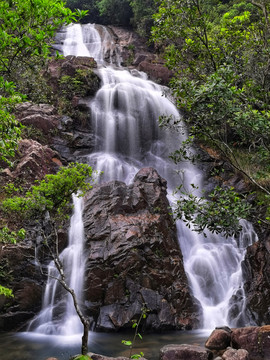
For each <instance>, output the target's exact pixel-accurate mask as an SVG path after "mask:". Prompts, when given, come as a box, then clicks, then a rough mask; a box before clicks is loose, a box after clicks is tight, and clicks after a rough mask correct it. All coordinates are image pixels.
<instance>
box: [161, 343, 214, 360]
mask: <svg viewBox="0 0 270 360" xmlns="http://www.w3.org/2000/svg"><path fill="white" fill-rule="evenodd" d="M160 359H161V360H187V359H188V360H211V359H213V353H212V352H210V351H209V350H206V349H205V348H204V347H202V346H196V345H186V344H183V345H174V344H171V345H165V346H164V347H163V348H161V349H160Z"/></svg>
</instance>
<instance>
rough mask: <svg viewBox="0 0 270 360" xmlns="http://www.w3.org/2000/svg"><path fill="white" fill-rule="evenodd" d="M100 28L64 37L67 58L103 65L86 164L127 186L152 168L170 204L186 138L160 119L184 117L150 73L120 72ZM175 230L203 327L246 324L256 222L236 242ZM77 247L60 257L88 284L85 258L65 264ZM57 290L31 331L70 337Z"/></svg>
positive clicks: (78, 28)
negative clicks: (176, 160)
mask: <svg viewBox="0 0 270 360" xmlns="http://www.w3.org/2000/svg"><path fill="white" fill-rule="evenodd" d="M98 29H99V31H97V28H96V27H95V26H94V25H91V24H88V25H78V24H77V25H70V26H68V27H67V28H66V29H65V32H64V34H63V36H64V38H63V39H64V41H63V46H62V52H63V54H64V55H65V56H67V55H75V56H78V55H80V56H91V57H94V58H95V59H96V61H97V62H98V64H100V65H101V66H100V67H99V69H98V75H99V76H100V78H101V80H102V84H101V88H100V90H99V91H98V92H97V94H96V96H95V97H94V98H93V99H91V100H89V103H88V105H89V109H90V111H91V121H92V124H91V125H92V129H93V132H94V134H95V139H96V140H95V151H94V152H93V153H91V154H89V155H88V156H87V161H88V162H89V164H90V165H92V166H93V168H94V169H97V170H100V171H103V172H104V175H103V176H102V179H101V181H105V180H113V179H117V180H122V181H125V182H127V183H129V182H130V181H132V179H133V177H134V175H135V173H136V172H137V171H138V170H139V169H140V168H141V167H144V166H152V167H154V168H156V169H157V171H158V172H159V173H160V175H161V176H163V177H164V178H165V179H166V180H167V181H168V190H169V194H170V195H169V197H170V199H171V200H172V198H173V196H172V191H173V189H174V188H175V187H176V186H177V185H179V182H180V177H179V175H177V173H176V171H175V165H174V164H173V163H172V162H170V160H168V155H169V153H170V151H173V150H175V149H176V148H177V146H178V145H179V142H181V141H182V140H183V139H184V138H185V135H181V136H180V132H179V133H172V132H169V131H167V130H162V129H160V128H159V126H158V118H159V117H160V116H161V115H172V116H173V117H177V118H179V114H178V112H177V110H176V108H175V107H174V105H173V104H172V103H171V102H170V101H169V100H168V98H166V97H165V96H163V92H164V89H163V88H162V87H161V86H159V85H157V84H155V83H153V82H152V81H148V80H147V78H146V75H145V74H144V73H141V72H138V71H136V70H131V71H128V70H125V69H122V68H120V66H119V63H120V57H119V55H118V54H117V51H116V45H115V44H114V42H113V40H112V37H110V34H109V32H108V31H107V30H106V28H105V27H101V26H99V27H98ZM100 34H101V35H102V37H103V41H101V36H100ZM105 57H106V60H107V63H106V62H105V60H104V58H105ZM106 64H107V65H106ZM177 170H181V173H182V174H183V176H182V182H183V184H184V186H185V188H188V187H189V186H190V184H192V183H193V184H196V185H201V181H202V176H201V174H200V172H199V171H198V169H196V168H195V167H194V166H191V165H187V164H185V163H183V164H179V166H178V168H177ZM76 201H78V199H77V200H76ZM80 207H81V204H80V205H78V206H77V205H76V202H75V213H74V216H75V214H76V212H77V211H78V208H80ZM80 211H81V210H80ZM177 226H178V235H179V243H180V247H181V250H182V252H183V257H184V263H185V269H186V272H187V274H188V277H189V281H190V285H191V289H192V291H193V294H194V296H195V297H196V298H197V299H198V300H199V301H200V303H201V305H202V308H203V317H204V319H203V321H204V324H203V326H204V328H210V329H213V328H214V327H215V326H217V325H234V326H239V325H244V324H245V322H246V319H245V312H244V306H245V297H244V291H243V288H242V272H241V261H242V259H243V256H244V253H245V248H246V246H247V245H249V244H251V243H252V242H253V241H255V240H256V234H255V233H254V231H253V229H252V228H251V227H250V224H248V223H246V222H243V232H242V234H241V236H240V239H239V240H238V241H237V240H236V239H224V238H222V237H220V236H219V237H218V236H214V235H213V234H208V236H207V238H205V237H203V236H200V235H198V234H196V233H195V232H192V231H190V230H189V229H188V228H187V227H186V226H185V225H184V224H183V223H182V222H179V223H178V225H177ZM77 227H80V229H81V230H80V231H79V232H80V234H81V235H80V236H79V237H78V238H79V239H78V241H81V243H82V242H83V230H82V228H83V225H82V220H81V213H80V214H79V215H78V219H77V220H74V218H72V221H71V232H72V233H75V234H78V228H77ZM76 236H77V235H76ZM76 236H75V237H76ZM71 237H72V236H71ZM71 247H72V248H71ZM75 247H78V248H79V250H78V253H80V254H81V251H82V245H81V244H76V245H74V244H73V243H72V242H71V243H70V245H69V247H68V248H67V249H66V250H65V251H64V252H63V254H61V256H62V257H63V261H64V262H67V263H68V268H69V269H70V270H71V272H72V274H73V272H74V273H75V274H76V279H79V278H81V279H82V278H83V263H84V261H83V260H82V259H81V260H75V262H76V264H74V265H72V262H71V259H70V260H65V259H66V253H71V254H73V253H74V254H75ZM76 253H77V250H76ZM78 256H81V255H78ZM80 264H81V265H82V266H80ZM51 266H52V265H51ZM52 271H54V270H52ZM72 274H71V278H72V276H73V275H72ZM78 274H80V275H78ZM77 285H78V284H77ZM56 286H57V285H56V284H55V283H53V280H50V278H49V279H48V284H47V288H46V292H45V297H44V303H43V310H42V312H41V314H40V315H39V316H38V318H37V319H35V320H34V322H33V323H32V328H33V327H36V331H38V332H43V333H48V332H59V326H60V324H61V325H62V324H63V325H62V326H61V328H60V332H62V333H64V331H63V329H68V331H69V332H74V326H73V320H72V327H71V326H67V325H65V324H67V323H66V321H68V319H70V317H71V316H73V315H74V313H72V311H73V309H72V306H71V308H70V307H69V305H68V306H67V307H66V311H64V315H62V317H61V320H59V323H58V321H56V320H55V319H54V317H53V315H54V313H57V314H58V313H60V309H59V306H56V300H57V296H56V295H57V290H56ZM72 286H73V285H72ZM74 286H75V284H74ZM82 286H83V284H80V288H77V289H76V291H77V292H78V293H79V294H80V292H81V288H82ZM60 305H61V304H60ZM60 307H61V306H60ZM55 309H56V310H55ZM70 323H71V322H70ZM55 324H56V325H55ZM61 329H62V330H61ZM76 330H77V329H76Z"/></svg>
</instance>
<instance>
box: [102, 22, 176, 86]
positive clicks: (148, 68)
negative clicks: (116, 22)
mask: <svg viewBox="0 0 270 360" xmlns="http://www.w3.org/2000/svg"><path fill="white" fill-rule="evenodd" d="M109 28H110V29H111V31H112V33H113V34H114V36H115V37H116V42H117V44H118V45H119V48H120V54H121V58H122V60H123V61H122V65H123V66H128V67H130V68H136V69H138V70H139V71H144V72H145V73H146V74H147V75H148V76H149V78H150V79H151V80H154V81H156V82H158V83H160V84H162V85H168V83H169V81H170V79H171V78H172V75H173V73H172V71H170V70H169V69H168V68H166V66H165V64H164V61H163V60H162V59H160V58H159V57H158V56H157V55H156V54H154V52H153V51H151V49H149V47H148V46H147V44H146V43H145V41H144V39H142V38H141V37H140V36H139V35H138V34H136V33H134V32H133V31H131V30H128V29H123V28H119V27H117V26H109Z"/></svg>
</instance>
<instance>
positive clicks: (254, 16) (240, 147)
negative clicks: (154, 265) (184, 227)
mask: <svg viewBox="0 0 270 360" xmlns="http://www.w3.org/2000/svg"><path fill="white" fill-rule="evenodd" d="M269 10H270V4H269V2H268V1H265V0H260V1H252V0H251V1H238V0H233V1H229V2H228V1H220V0H207V1H202V0H176V1H175V0H163V1H161V2H160V5H159V11H158V12H157V13H156V14H155V15H154V18H155V26H154V28H153V31H152V37H153V40H154V41H155V43H156V46H157V47H159V49H160V51H162V52H164V56H165V59H166V63H167V66H168V67H169V68H170V69H172V70H173V72H174V77H173V79H172V81H171V89H172V92H173V95H174V97H175V101H176V104H177V106H178V108H179V110H180V111H181V112H182V114H183V118H184V120H185V122H186V123H187V124H188V127H189V132H190V139H191V141H189V142H185V143H184V146H185V149H184V150H183V148H180V149H179V150H177V153H176V155H177V158H178V160H179V159H180V158H181V157H183V155H184V156H185V157H186V158H188V155H187V154H188V152H187V144H188V145H189V146H192V145H193V140H194V139H195V140H196V141H199V142H200V143H207V144H209V145H210V146H212V147H213V148H215V149H217V150H218V151H219V152H220V153H221V155H222V156H223V158H225V159H226V160H227V161H229V162H230V164H231V165H232V166H233V167H234V168H235V170H236V171H240V172H242V174H244V176H245V177H246V178H247V179H248V180H249V181H251V182H252V184H253V186H254V189H257V190H258V191H260V192H262V193H263V194H264V195H263V196H264V199H265V200H266V201H268V200H267V199H268V197H269V194H270V190H269V189H270V185H269V180H268V179H269V174H270V163H269V160H270V152H269V150H270V122H269V119H270V107H269V105H270V104H269V95H270V92H269V90H270V71H269V70H270V38H269V36H270V25H269ZM192 156H193V155H192ZM247 164H248V165H247ZM252 165H253V166H252ZM190 200H192V201H193V205H194V198H192V199H190ZM192 201H191V203H190V204H192ZM197 210H198V208H196V209H194V211H193V213H194V214H195V213H196V211H197ZM221 213H222V212H221ZM240 213H241V212H240ZM241 214H242V215H243V213H241ZM181 216H182V215H181Z"/></svg>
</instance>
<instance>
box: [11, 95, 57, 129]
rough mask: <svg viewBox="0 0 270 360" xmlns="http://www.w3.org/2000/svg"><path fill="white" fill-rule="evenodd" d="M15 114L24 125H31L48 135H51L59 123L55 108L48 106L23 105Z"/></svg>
mask: <svg viewBox="0 0 270 360" xmlns="http://www.w3.org/2000/svg"><path fill="white" fill-rule="evenodd" d="M15 114H16V118H17V120H18V121H19V122H21V123H22V124H23V125H25V126H29V125H31V126H32V127H34V128H36V129H38V130H40V131H42V132H43V133H44V134H46V135H49V134H50V133H51V132H52V131H53V130H54V129H55V128H56V127H57V126H58V123H59V116H57V114H56V109H55V107H54V106H51V105H48V104H33V103H30V102H26V103H22V104H19V105H17V107H16V113H15Z"/></svg>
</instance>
